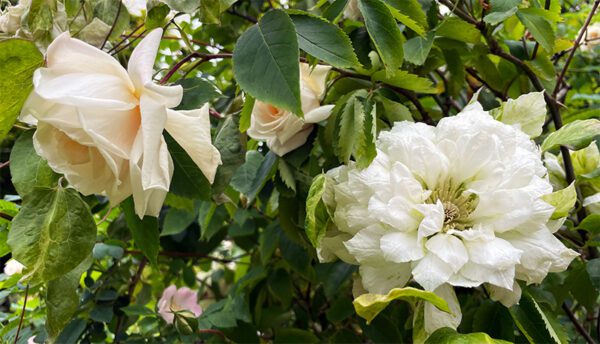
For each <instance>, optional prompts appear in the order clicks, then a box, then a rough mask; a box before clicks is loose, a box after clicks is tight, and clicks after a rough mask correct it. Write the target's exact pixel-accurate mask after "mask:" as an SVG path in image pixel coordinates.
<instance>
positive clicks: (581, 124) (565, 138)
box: [542, 119, 600, 151]
mask: <svg viewBox="0 0 600 344" xmlns="http://www.w3.org/2000/svg"><path fill="white" fill-rule="evenodd" d="M598 136H600V120H597V119H586V120H576V121H573V122H571V123H569V124H567V125H565V126H564V127H562V128H560V129H559V130H557V131H555V132H553V133H551V134H550V135H548V136H547V137H546V139H545V140H544V142H542V151H547V150H549V149H552V148H554V147H557V146H559V145H563V146H566V147H568V148H569V149H571V150H579V149H582V148H585V147H587V146H588V145H589V144H590V142H592V140H594V139H595V138H596V137H598Z"/></svg>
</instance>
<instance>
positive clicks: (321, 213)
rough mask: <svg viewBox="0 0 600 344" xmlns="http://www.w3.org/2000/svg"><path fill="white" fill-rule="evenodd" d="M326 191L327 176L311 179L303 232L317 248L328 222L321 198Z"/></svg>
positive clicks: (320, 175)
mask: <svg viewBox="0 0 600 344" xmlns="http://www.w3.org/2000/svg"><path fill="white" fill-rule="evenodd" d="M326 189H327V175H325V174H324V173H321V174H319V175H318V176H316V177H315V178H314V179H313V182H312V184H311V185H310V189H309V190H308V196H307V197H306V221H305V225H304V230H305V232H306V236H307V237H308V240H310V242H311V244H312V245H313V246H314V247H319V243H320V241H321V238H323V236H324V235H325V231H326V230H327V224H328V222H329V220H330V218H329V215H328V213H327V208H326V207H325V204H323V201H322V199H321V198H322V197H323V194H324V193H325V190H326Z"/></svg>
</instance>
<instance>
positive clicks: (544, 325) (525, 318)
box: [510, 294, 561, 344]
mask: <svg viewBox="0 0 600 344" xmlns="http://www.w3.org/2000/svg"><path fill="white" fill-rule="evenodd" d="M510 314H511V315H512V317H513V320H514V321H515V324H516V325H517V327H518V328H519V330H520V331H521V333H523V335H524V336H525V338H527V340H528V341H529V342H530V343H532V344H533V343H558V344H561V341H560V339H559V336H558V334H557V332H556V330H555V329H554V328H553V327H552V325H551V323H550V321H549V320H548V317H547V315H546V314H545V313H544V312H543V311H542V308H541V307H540V306H539V305H538V303H537V302H536V301H535V300H534V299H533V298H532V297H531V296H530V295H528V294H524V295H523V296H522V297H521V300H520V301H519V304H518V305H514V306H512V307H511V308H510Z"/></svg>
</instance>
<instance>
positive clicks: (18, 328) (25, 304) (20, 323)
mask: <svg viewBox="0 0 600 344" xmlns="http://www.w3.org/2000/svg"><path fill="white" fill-rule="evenodd" d="M28 294H29V284H28V285H27V286H26V287H25V299H24V300H23V309H22V310H21V318H20V319H19V327H17V334H16V335H15V342H14V344H17V341H18V340H19V334H20V333H21V328H22V327H23V318H25V310H26V307H27V296H28Z"/></svg>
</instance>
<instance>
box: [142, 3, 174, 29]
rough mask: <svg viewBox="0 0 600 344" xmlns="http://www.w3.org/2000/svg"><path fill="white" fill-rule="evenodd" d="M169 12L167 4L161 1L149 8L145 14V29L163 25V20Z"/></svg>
mask: <svg viewBox="0 0 600 344" xmlns="http://www.w3.org/2000/svg"><path fill="white" fill-rule="evenodd" d="M169 12H171V10H170V9H169V6H167V5H165V4H163V3H158V4H157V5H156V6H154V7H152V8H150V9H149V10H148V11H147V14H146V29H147V30H152V29H154V28H157V27H162V26H163V25H165V20H166V18H167V15H168V14H169Z"/></svg>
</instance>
